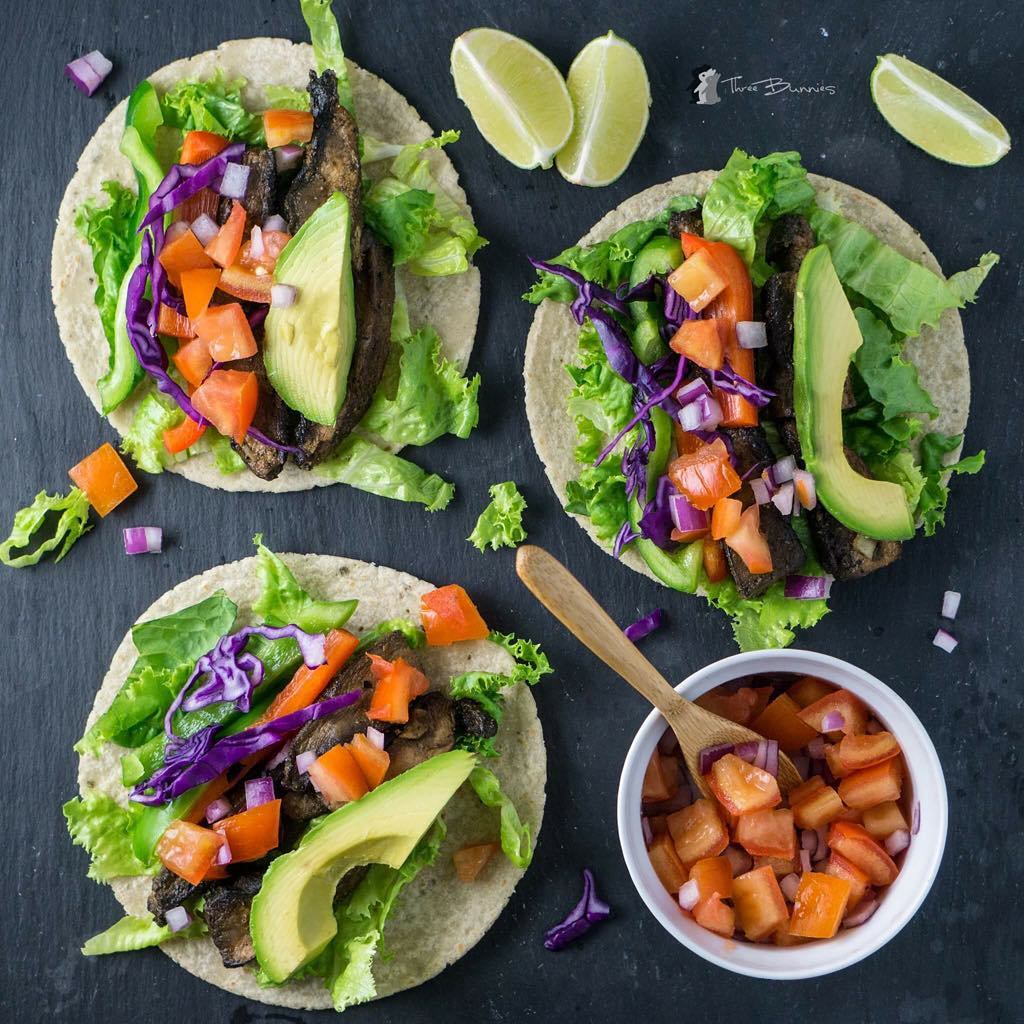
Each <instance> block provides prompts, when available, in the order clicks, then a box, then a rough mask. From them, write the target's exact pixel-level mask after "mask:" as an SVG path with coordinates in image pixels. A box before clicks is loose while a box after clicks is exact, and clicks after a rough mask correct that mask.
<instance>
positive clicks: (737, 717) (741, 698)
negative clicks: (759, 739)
mask: <svg viewBox="0 0 1024 1024" xmlns="http://www.w3.org/2000/svg"><path fill="white" fill-rule="evenodd" d="M762 689H768V692H769V693H770V692H771V690H770V688H768V687H758V689H756V690H755V689H754V688H753V687H750V686H741V687H740V688H739V689H738V690H736V691H735V692H733V693H725V692H720V691H719V690H717V689H715V690H711V691H710V692H708V693H705V694H702V695H701V696H700V697H698V698H697V700H696V701H695V702H694V703H696V704H699V705H700V706H701V707H702V708H704V709H705V710H706V711H710V712H711V713H712V714H715V715H720V716H721V717H722V718H728V719H729V721H730V722H735V723H736V724H737V725H747V724H748V723H749V722H750V720H751V719H752V718H753V717H754V716H755V715H756V714H757V712H758V708H759V707H760V706H761V700H762V697H763V694H762V693H761V692H760V691H761V690H762Z"/></svg>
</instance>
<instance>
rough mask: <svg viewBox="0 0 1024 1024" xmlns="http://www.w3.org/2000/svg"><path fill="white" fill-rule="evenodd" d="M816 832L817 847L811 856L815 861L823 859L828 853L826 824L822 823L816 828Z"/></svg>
mask: <svg viewBox="0 0 1024 1024" xmlns="http://www.w3.org/2000/svg"><path fill="white" fill-rule="evenodd" d="M817 833H818V848H817V849H816V850H815V851H814V855H813V857H812V858H811V859H812V860H814V862H815V863H817V862H818V861H819V860H824V859H825V858H826V857H827V856H828V855H829V853H830V851H829V847H828V826H827V825H822V827H821V828H819V829H818V830H817Z"/></svg>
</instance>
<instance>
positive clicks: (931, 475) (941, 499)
mask: <svg viewBox="0 0 1024 1024" xmlns="http://www.w3.org/2000/svg"><path fill="white" fill-rule="evenodd" d="M963 439H964V437H963V434H957V435H955V436H950V435H948V434H940V433H938V432H933V433H931V434H925V436H924V437H923V438H921V451H920V458H921V472H922V474H923V475H924V478H925V479H924V486H923V487H922V488H921V497H920V500H919V501H918V504H917V514H918V516H920V518H921V520H922V523H923V525H924V533H925V536H926V537H931V536H933V535H934V533H935V531H936V530H937V529H938V528H939V527H940V526H942V525H944V524H945V522H946V503H947V502H948V501H949V487H948V486H947V485H946V484H944V483H943V482H942V478H943V477H944V476H945V475H946V474H947V473H949V474H951V475H958V474H960V473H966V474H968V475H973V474H975V473H977V472H978V471H979V470H980V469H981V467H982V466H983V465H985V453H984V451H980V452H978V453H977V454H976V455H971V456H968V457H967V458H965V459H960V461H959V462H954V463H951V464H948V465H947V464H945V463H944V461H943V460H944V459H945V457H946V456H947V455H948V454H949V453H950V452H953V451H956V449H957V448H959V447H960V445H961V444H962V443H963Z"/></svg>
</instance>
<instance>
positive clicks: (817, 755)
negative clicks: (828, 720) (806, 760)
mask: <svg viewBox="0 0 1024 1024" xmlns="http://www.w3.org/2000/svg"><path fill="white" fill-rule="evenodd" d="M807 756H808V757H810V758H811V760H812V761H823V760H824V759H825V737H824V736H815V737H814V739H813V740H811V742H810V743H808V744H807Z"/></svg>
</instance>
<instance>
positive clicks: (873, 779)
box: [839, 759, 903, 811]
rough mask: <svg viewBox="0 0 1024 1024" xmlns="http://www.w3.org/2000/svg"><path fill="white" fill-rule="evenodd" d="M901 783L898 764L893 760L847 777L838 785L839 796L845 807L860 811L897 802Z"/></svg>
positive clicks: (901, 773)
mask: <svg viewBox="0 0 1024 1024" xmlns="http://www.w3.org/2000/svg"><path fill="white" fill-rule="evenodd" d="M902 783H903V771H902V768H901V765H900V762H899V760H898V759H893V760H891V761H883V762H882V763H881V764H876V765H875V766H874V767H873V768H863V769H861V771H859V772H854V773H853V774H852V775H848V776H847V777H846V778H845V779H843V780H842V781H841V782H840V783H839V795H840V796H841V797H842V798H843V803H844V804H846V806H847V807H852V808H853V809H854V810H858V811H862V810H864V809H865V808H867V807H874V806H875V805H876V804H884V803H889V802H892V801H896V800H899V798H900V792H901V790H902Z"/></svg>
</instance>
